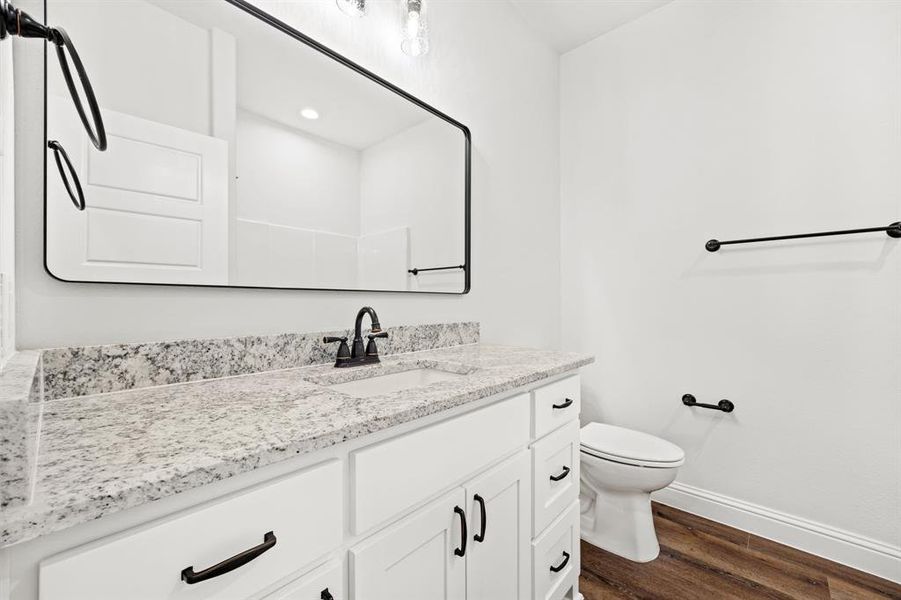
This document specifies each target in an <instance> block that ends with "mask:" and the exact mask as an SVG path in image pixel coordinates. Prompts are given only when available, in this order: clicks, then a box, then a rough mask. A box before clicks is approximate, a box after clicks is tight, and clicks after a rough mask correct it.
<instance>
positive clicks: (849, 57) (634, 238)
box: [561, 0, 901, 573]
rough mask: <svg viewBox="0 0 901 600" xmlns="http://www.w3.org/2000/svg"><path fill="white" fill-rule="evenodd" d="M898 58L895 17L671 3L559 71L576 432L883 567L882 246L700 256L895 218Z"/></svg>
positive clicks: (897, 266) (891, 255) (900, 158)
mask: <svg viewBox="0 0 901 600" xmlns="http://www.w3.org/2000/svg"><path fill="white" fill-rule="evenodd" d="M899 47H901V3H899V2H897V1H893V2H860V1H858V2H816V3H813V2H770V1H767V2H762V1H761V2H693V1H679V0H677V1H676V2H674V3H672V4H669V5H666V6H664V7H663V8H660V9H658V10H657V11H655V12H652V13H650V14H649V15H646V16H645V17H642V18H641V19H639V20H637V21H635V22H633V23H630V24H628V25H625V26H623V27H621V28H619V29H617V30H615V31H613V32H611V33H610V34H608V35H606V36H603V37H601V38H599V39H597V40H594V41H592V42H590V43H588V44H586V45H584V46H582V47H580V48H577V49H576V50H573V51H572V52H570V53H568V54H565V55H564V56H563V58H562V64H561V82H562V96H561V114H562V121H561V131H562V133H561V136H562V137H561V139H562V142H561V146H562V163H561V165H562V188H561V189H562V194H561V197H562V214H563V216H562V247H563V255H562V265H563V267H562V280H563V301H562V309H563V311H562V313H563V327H562V339H563V340H564V346H566V347H568V348H572V349H574V350H582V351H586V352H594V353H596V354H597V358H598V360H597V363H596V364H595V365H593V366H592V367H589V368H587V369H586V370H585V378H584V385H585V388H584V400H583V402H584V404H583V417H584V418H586V419H598V420H602V421H606V422H610V423H614V424H621V425H625V426H628V427H633V428H637V429H641V430H645V431H649V432H652V433H655V434H659V435H661V436H663V437H665V438H667V439H670V440H672V441H674V442H676V443H677V444H679V445H680V446H682V447H683V448H684V449H685V451H686V454H687V462H686V464H685V466H684V467H683V468H682V469H681V471H680V474H679V479H678V481H679V482H681V483H683V484H687V485H691V486H695V487H697V488H700V489H702V490H707V491H711V492H715V493H718V494H722V495H725V496H728V497H731V498H734V499H738V500H741V501H743V502H747V503H753V504H756V505H760V506H763V507H765V508H767V509H773V510H777V511H782V512H783V513H787V514H789V515H794V516H798V517H801V518H804V519H808V520H810V521H814V522H816V523H820V524H826V525H828V527H830V528H835V529H838V530H844V531H845V532H849V533H850V534H851V535H852V536H856V538H855V539H856V540H857V541H864V542H867V541H875V542H876V543H877V545H878V543H882V544H885V545H886V547H889V548H891V547H894V548H896V549H897V546H898V542H899V540H901V511H899V504H898V502H899V500H898V499H899V497H901V451H899V450H901V401H899V393H901V278H899V274H901V243H899V241H898V240H891V239H890V238H888V237H887V236H885V235H884V234H871V235H862V236H857V237H843V238H830V239H824V240H820V241H803V242H796V243H778V244H777V243H771V244H762V245H754V246H750V245H749V246H743V247H734V248H724V249H723V250H721V251H720V252H718V253H716V254H710V253H707V252H706V251H705V250H704V242H705V241H706V240H707V239H709V238H712V237H717V238H719V239H729V238H742V237H753V236H759V235H767V234H781V233H793V232H807V231H817V230H829V229H842V228H855V227H867V226H877V225H888V224H889V223H890V222H892V221H896V220H898V219H899V218H901V180H899V177H898V173H899V165H901V110H899V107H901V54H899V51H898V49H899ZM686 392H691V393H693V394H695V395H696V396H697V397H698V399H699V400H700V401H702V402H703V401H708V402H711V401H712V402H716V401H717V400H719V399H720V398H729V399H731V400H733V401H734V402H735V404H736V406H737V408H736V411H735V413H733V414H732V415H728V416H727V415H724V414H722V413H717V412H713V411H705V410H701V409H689V408H687V407H684V406H682V404H681V403H680V397H681V396H682V394H683V393H686ZM896 564H897V563H896ZM896 568H897V567H896ZM896 573H897V571H896Z"/></svg>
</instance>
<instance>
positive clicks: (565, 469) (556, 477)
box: [551, 466, 569, 481]
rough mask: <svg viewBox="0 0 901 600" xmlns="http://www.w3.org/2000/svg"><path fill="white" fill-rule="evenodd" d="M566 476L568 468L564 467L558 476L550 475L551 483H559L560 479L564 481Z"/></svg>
mask: <svg viewBox="0 0 901 600" xmlns="http://www.w3.org/2000/svg"><path fill="white" fill-rule="evenodd" d="M567 475H569V467H567V466H564V467H563V472H562V473H560V474H559V475H551V481H560V480H561V479H565V478H566V476H567Z"/></svg>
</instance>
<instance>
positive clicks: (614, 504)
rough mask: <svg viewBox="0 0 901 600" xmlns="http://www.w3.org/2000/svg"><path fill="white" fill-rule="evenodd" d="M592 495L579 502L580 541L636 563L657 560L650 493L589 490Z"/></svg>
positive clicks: (657, 551)
mask: <svg viewBox="0 0 901 600" xmlns="http://www.w3.org/2000/svg"><path fill="white" fill-rule="evenodd" d="M584 493H585V491H584V490H583V494H584ZM591 495H593V496H594V498H591V497H589V498H584V497H583V499H582V507H581V509H582V510H581V512H582V515H581V537H582V539H583V540H585V541H586V542H588V543H589V544H591V545H592V546H597V547H598V548H601V549H602V550H606V551H608V552H612V553H613V554H616V555H618V556H622V557H623V558H627V559H629V560H631V561H635V562H642V563H643V562H650V561H652V560H654V559H655V558H657V556H658V555H659V554H660V544H659V543H658V542H657V531H656V530H655V529H654V517H653V515H652V513H651V494H649V493H647V492H623V491H612V490H592V493H591ZM586 500H587V501H586Z"/></svg>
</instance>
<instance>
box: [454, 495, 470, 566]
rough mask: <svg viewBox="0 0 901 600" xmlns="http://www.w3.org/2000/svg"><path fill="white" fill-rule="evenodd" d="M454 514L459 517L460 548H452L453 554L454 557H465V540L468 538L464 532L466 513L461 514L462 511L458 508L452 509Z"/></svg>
mask: <svg viewBox="0 0 901 600" xmlns="http://www.w3.org/2000/svg"><path fill="white" fill-rule="evenodd" d="M454 512H455V513H457V514H458V515H460V529H461V530H462V531H461V534H462V535H460V547H459V548H454V554H455V555H456V556H466V538H467V537H469V534H468V533H467V532H466V513H465V512H463V509H462V508H460V507H459V506H455V507H454Z"/></svg>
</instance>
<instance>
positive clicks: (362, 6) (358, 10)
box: [335, 0, 366, 17]
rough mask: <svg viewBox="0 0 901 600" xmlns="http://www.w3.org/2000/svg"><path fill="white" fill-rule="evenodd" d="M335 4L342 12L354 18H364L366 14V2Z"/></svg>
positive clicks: (339, 0) (339, 1) (353, 0)
mask: <svg viewBox="0 0 901 600" xmlns="http://www.w3.org/2000/svg"><path fill="white" fill-rule="evenodd" d="M335 3H336V4H337V5H338V8H340V9H341V12H343V13H344V14H347V15H350V16H352V17H362V16H363V15H365V14H366V0H335Z"/></svg>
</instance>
